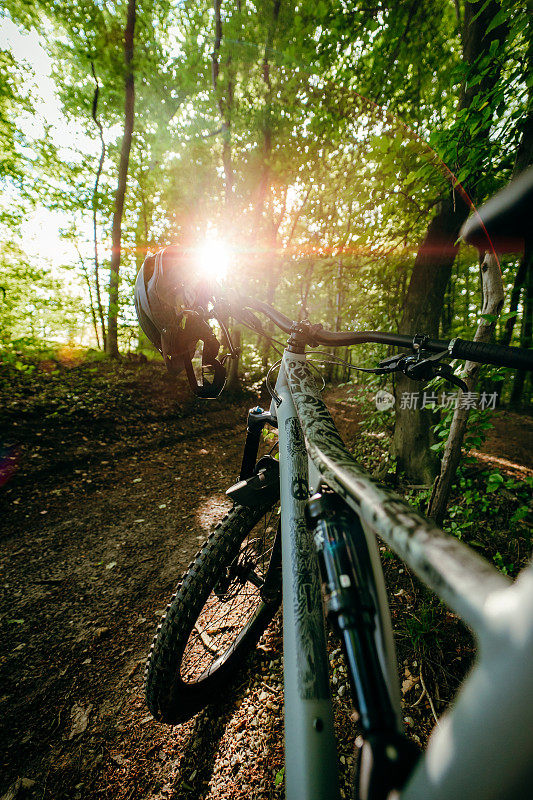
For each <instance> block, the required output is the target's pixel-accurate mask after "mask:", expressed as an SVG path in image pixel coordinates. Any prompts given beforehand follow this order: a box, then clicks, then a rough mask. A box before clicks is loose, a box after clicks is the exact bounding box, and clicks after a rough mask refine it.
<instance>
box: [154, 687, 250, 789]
mask: <svg viewBox="0 0 533 800" xmlns="http://www.w3.org/2000/svg"><path fill="white" fill-rule="evenodd" d="M246 684H247V682H246V681H245V682H242V683H241V685H240V687H239V691H238V693H234V692H232V691H231V690H230V691H229V692H228V694H229V696H230V697H231V698H232V699H231V702H224V703H217V704H216V705H211V706H209V707H208V708H206V709H204V711H201V712H200V713H199V714H198V715H197V717H196V719H195V720H194V723H193V727H192V729H191V731H190V733H189V734H188V736H187V738H186V740H185V742H184V744H183V748H182V751H181V757H180V762H179V767H178V771H177V773H176V776H175V778H174V781H173V787H172V790H173V791H172V794H171V795H170V797H169V800H185V798H188V800H191V798H201V797H203V796H204V795H205V794H206V792H207V790H208V786H209V782H210V779H211V777H212V774H213V770H214V767H215V762H216V760H217V755H218V749H219V745H220V742H221V740H222V737H223V736H224V733H225V731H226V727H227V725H228V723H229V721H230V719H231V718H232V716H233V714H234V713H235V710H236V706H237V703H238V701H239V698H241V697H242V696H243V694H244V690H245V688H246Z"/></svg>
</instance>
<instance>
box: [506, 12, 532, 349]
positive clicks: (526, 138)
mask: <svg viewBox="0 0 533 800" xmlns="http://www.w3.org/2000/svg"><path fill="white" fill-rule="evenodd" d="M530 27H533V23H530ZM527 64H528V67H529V71H530V72H531V69H532V68H533V35H532V36H531V37H530V40H529V47H528V52H527ZM528 101H529V104H530V110H529V113H528V115H527V117H526V119H525V121H524V127H523V129H522V135H521V137H520V143H519V145H518V150H517V152H516V159H515V164H514V169H513V178H517V177H518V176H519V175H520V174H521V173H522V172H524V170H525V169H527V168H528V167H530V166H531V165H532V164H533V86H531V87H530V89H529V92H528ZM532 258H533V254H532V253H531V252H530V253H529V257H527V256H526V253H524V256H523V257H522V258H521V259H520V264H519V266H518V269H517V271H516V275H515V279H514V284H513V290H512V292H511V302H510V306H509V313H510V314H511V315H514V316H510V317H509V318H508V319H507V321H506V323H505V330H504V333H503V336H502V339H501V342H502V344H505V345H509V344H511V339H512V337H513V331H514V326H515V323H516V312H517V311H518V304H519V302H520V294H521V293H522V287H523V285H524V281H525V279H526V274H527V271H528V269H530V270H531V269H533V264H532V263H531V262H532Z"/></svg>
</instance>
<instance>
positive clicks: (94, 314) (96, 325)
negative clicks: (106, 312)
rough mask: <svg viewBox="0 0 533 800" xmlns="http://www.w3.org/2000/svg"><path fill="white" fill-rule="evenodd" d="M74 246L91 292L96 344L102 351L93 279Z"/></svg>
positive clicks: (90, 298)
mask: <svg viewBox="0 0 533 800" xmlns="http://www.w3.org/2000/svg"><path fill="white" fill-rule="evenodd" d="M74 246H75V247H76V252H77V254H78V258H79V260H80V264H81V268H82V270H83V277H84V278H85V283H86V284H87V289H88V290H89V302H90V304H91V317H92V320H93V328H94V335H95V336H96V344H97V346H98V349H100V337H99V335H98V321H97V319H96V309H95V307H94V300H93V290H92V286H91V279H90V278H89V270H88V269H87V267H86V266H85V261H84V260H83V258H82V257H81V253H80V251H79V250H78V247H77V245H76V244H75V245H74Z"/></svg>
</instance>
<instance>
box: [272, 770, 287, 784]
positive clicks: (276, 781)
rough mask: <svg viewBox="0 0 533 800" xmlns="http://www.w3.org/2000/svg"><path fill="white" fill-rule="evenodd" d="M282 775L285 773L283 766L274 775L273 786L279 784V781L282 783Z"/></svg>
mask: <svg viewBox="0 0 533 800" xmlns="http://www.w3.org/2000/svg"><path fill="white" fill-rule="evenodd" d="M284 775H285V767H282V768H281V769H280V771H279V772H278V773H277V774H276V777H275V778H274V786H279V785H280V783H282V781H283V777H284Z"/></svg>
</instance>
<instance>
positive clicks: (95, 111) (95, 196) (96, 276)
mask: <svg viewBox="0 0 533 800" xmlns="http://www.w3.org/2000/svg"><path fill="white" fill-rule="evenodd" d="M91 71H92V73H93V78H94V83H95V87H94V95H93V106H92V117H93V120H94V122H95V125H96V127H97V128H98V134H99V136H100V159H99V161H98V170H97V171H96V178H95V181H94V188H93V202H92V206H93V240H94V285H95V289H96V304H97V307H98V317H99V318H100V326H101V328H102V343H103V349H104V350H105V349H106V327H105V319H104V307H103V305H102V293H101V291H100V266H99V263H98V228H97V223H98V220H97V214H98V186H99V184H100V176H101V174H102V168H103V166H104V159H105V152H106V147H105V141H104V131H103V128H102V123H101V122H100V120H99V119H98V97H99V94H100V84H99V83H98V78H97V76H96V70H95V68H94V63H93V62H92V61H91ZM98 347H100V344H98Z"/></svg>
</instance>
